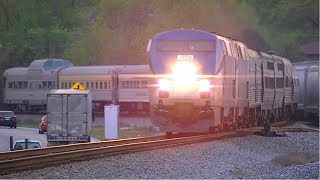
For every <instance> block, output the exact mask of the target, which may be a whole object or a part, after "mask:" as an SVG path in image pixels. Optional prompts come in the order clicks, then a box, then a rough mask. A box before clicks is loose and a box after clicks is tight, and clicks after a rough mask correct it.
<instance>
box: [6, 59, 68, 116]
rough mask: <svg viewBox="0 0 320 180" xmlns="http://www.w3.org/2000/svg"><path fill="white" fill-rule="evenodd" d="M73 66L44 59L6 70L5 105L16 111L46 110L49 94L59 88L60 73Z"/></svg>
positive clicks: (56, 60)
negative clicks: (27, 65) (26, 65)
mask: <svg viewBox="0 0 320 180" xmlns="http://www.w3.org/2000/svg"><path fill="white" fill-rule="evenodd" d="M71 66H73V64H72V63H71V62H70V61H68V60H63V59H42V60H35V61H33V62H32V63H31V64H30V66H29V67H16V68H10V69H7V70H5V71H4V73H3V82H4V91H3V92H4V96H3V97H4V99H3V103H4V104H6V105H8V106H9V108H10V109H11V110H16V111H31V110H40V109H45V108H46V101H47V100H46V99H47V93H48V92H49V91H51V90H52V89H56V88H57V87H58V82H57V81H58V74H59V71H60V70H61V69H63V68H67V67H71Z"/></svg>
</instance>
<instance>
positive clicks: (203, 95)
mask: <svg viewBox="0 0 320 180" xmlns="http://www.w3.org/2000/svg"><path fill="white" fill-rule="evenodd" d="M200 98H201V99H208V98H210V92H200Z"/></svg>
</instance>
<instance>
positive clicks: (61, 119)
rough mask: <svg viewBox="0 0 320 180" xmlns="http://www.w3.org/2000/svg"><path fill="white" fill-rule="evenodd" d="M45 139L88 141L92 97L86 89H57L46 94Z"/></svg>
mask: <svg viewBox="0 0 320 180" xmlns="http://www.w3.org/2000/svg"><path fill="white" fill-rule="evenodd" d="M47 124H48V130H47V141H48V142H89V141H90V135H89V133H90V131H91V126H92V98H91V93H90V91H88V90H82V91H80V90H72V89H58V90H52V91H51V92H49V93H48V95H47Z"/></svg>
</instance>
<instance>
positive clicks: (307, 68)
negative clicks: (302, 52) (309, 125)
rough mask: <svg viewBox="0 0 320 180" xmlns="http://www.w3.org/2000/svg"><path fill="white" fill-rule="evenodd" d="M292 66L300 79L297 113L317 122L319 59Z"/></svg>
mask: <svg viewBox="0 0 320 180" xmlns="http://www.w3.org/2000/svg"><path fill="white" fill-rule="evenodd" d="M294 66H295V68H296V70H297V73H298V76H299V80H300V84H299V101H298V107H297V110H298V112H299V113H298V115H302V117H304V118H305V119H306V120H311V121H315V122H317V123H319V61H303V62H298V63H294ZM299 117H300V116H299Z"/></svg>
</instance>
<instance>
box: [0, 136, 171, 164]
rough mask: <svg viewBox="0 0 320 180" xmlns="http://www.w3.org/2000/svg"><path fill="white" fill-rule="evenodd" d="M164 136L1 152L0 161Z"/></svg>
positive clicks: (149, 139)
mask: <svg viewBox="0 0 320 180" xmlns="http://www.w3.org/2000/svg"><path fill="white" fill-rule="evenodd" d="M165 138H166V136H155V137H142V138H128V139H118V140H108V141H100V142H93V143H90V142H89V143H79V144H69V145H60V146H51V147H45V148H39V149H25V150H17V151H9V152H1V153H0V161H2V160H10V159H17V158H23V157H31V156H39V155H45V154H53V153H59V152H65V151H76V150H84V149H92V148H100V147H107V146H113V145H120V144H125V143H129V142H130V143H136V142H144V141H152V140H160V139H165Z"/></svg>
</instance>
